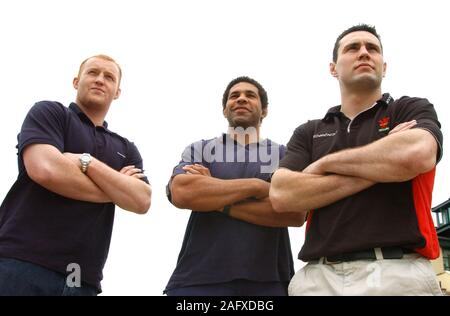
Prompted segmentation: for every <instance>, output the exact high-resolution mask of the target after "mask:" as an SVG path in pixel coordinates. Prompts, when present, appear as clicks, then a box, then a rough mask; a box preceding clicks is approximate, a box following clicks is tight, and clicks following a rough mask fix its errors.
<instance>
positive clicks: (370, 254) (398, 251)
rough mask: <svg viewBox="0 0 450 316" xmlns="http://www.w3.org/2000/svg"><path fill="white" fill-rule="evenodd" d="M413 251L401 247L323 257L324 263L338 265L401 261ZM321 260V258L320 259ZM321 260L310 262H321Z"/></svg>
mask: <svg viewBox="0 0 450 316" xmlns="http://www.w3.org/2000/svg"><path fill="white" fill-rule="evenodd" d="M413 252H414V251H413V250H410V249H405V248H402V247H383V248H373V249H367V250H362V251H354V252H346V253H342V254H338V255H334V256H327V257H323V262H324V263H339V262H345V261H356V260H377V259H378V260H380V259H402V258H403V255H404V254H407V253H413ZM321 259H322V258H321ZM321 259H317V260H312V261H310V262H315V261H319V262H320V261H321Z"/></svg>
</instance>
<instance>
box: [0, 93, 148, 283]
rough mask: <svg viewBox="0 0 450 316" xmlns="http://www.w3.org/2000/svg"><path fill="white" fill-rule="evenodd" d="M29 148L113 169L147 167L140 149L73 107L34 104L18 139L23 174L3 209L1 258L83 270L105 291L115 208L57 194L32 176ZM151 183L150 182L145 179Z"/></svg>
mask: <svg viewBox="0 0 450 316" xmlns="http://www.w3.org/2000/svg"><path fill="white" fill-rule="evenodd" d="M30 144H49V145H52V146H54V147H56V148H57V149H59V151H61V152H71V153H90V154H91V155H92V156H94V157H96V158H97V159H99V160H101V161H102V162H104V163H106V164H107V165H108V166H110V167H111V168H113V169H115V170H120V169H122V168H123V167H124V166H127V165H135V166H136V167H137V168H141V169H142V168H143V165H142V158H141V155H140V154H139V151H138V150H137V148H136V146H135V145H134V144H133V143H131V142H130V141H128V140H127V139H126V138H123V137H121V136H119V135H117V134H115V133H113V132H111V131H110V130H108V128H107V124H106V123H105V124H104V126H97V127H96V126H94V125H93V124H92V122H91V121H90V120H89V118H88V117H87V116H86V115H85V114H84V113H83V112H81V111H80V109H79V108H78V106H77V105H76V104H75V103H72V104H71V105H70V107H69V108H67V107H65V106H63V105H62V104H60V103H58V102H51V101H42V102H38V103H36V104H35V105H34V106H33V107H32V108H31V110H30V111H29V113H28V115H27V116H26V118H25V121H24V123H23V125H22V129H21V131H20V134H19V135H18V163H19V176H18V178H17V180H16V182H15V183H14V185H13V187H12V188H11V190H10V191H9V193H8V194H7V196H6V198H5V200H4V201H3V204H2V205H1V207H0V256H2V257H10V258H16V259H20V260H24V261H28V262H32V263H35V264H38V265H41V266H43V267H46V268H48V269H51V270H54V271H57V272H60V273H63V274H68V273H71V272H72V271H73V270H70V271H69V272H67V268H68V265H69V264H71V263H76V264H78V265H79V266H80V272H81V279H82V281H83V282H86V283H88V284H90V285H93V286H95V287H97V288H98V290H99V291H101V288H100V281H101V280H102V278H103V276H102V269H103V266H104V264H105V261H106V258H107V256H108V250H109V244H110V240H111V232H112V227H113V222H114V204H112V203H91V202H83V201H78V200H73V199H69V198H66V197H63V196H61V195H58V194H56V193H53V192H51V191H49V190H47V189H45V188H44V187H42V186H40V185H39V184H37V183H36V182H34V181H33V180H31V179H30V177H29V176H28V174H27V172H26V170H25V167H24V163H23V158H22V153H23V150H24V148H25V147H26V146H28V145H30ZM143 180H144V181H145V182H147V183H148V180H147V179H146V178H145V179H143Z"/></svg>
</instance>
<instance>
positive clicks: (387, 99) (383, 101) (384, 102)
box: [322, 93, 394, 122]
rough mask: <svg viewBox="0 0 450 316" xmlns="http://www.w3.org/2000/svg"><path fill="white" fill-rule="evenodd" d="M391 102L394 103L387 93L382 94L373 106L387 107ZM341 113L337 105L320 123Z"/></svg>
mask: <svg viewBox="0 0 450 316" xmlns="http://www.w3.org/2000/svg"><path fill="white" fill-rule="evenodd" d="M392 102H394V98H393V97H392V96H391V95H390V94H389V93H384V94H383V95H382V96H381V99H379V100H378V101H377V102H376V103H375V105H374V106H377V105H380V106H384V107H386V106H388V105H390V104H392ZM341 115H342V112H341V106H340V105H337V106H333V107H332V108H330V109H329V110H328V112H327V114H325V116H324V117H323V118H322V121H324V122H325V121H329V120H331V119H332V118H333V117H335V116H337V117H339V116H341Z"/></svg>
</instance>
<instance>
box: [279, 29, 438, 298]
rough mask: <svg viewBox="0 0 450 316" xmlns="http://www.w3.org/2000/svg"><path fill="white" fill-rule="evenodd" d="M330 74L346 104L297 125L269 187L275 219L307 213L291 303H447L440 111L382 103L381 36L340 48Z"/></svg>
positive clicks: (414, 102)
mask: <svg viewBox="0 0 450 316" xmlns="http://www.w3.org/2000/svg"><path fill="white" fill-rule="evenodd" d="M330 71H331V74H332V75H333V76H334V77H336V78H337V80H338V82H339V86H340V90H341V105H339V106H336V107H332V108H331V109H329V110H328V112H327V113H326V115H325V116H324V117H323V118H322V119H318V120H312V121H308V122H307V123H305V124H303V125H301V126H299V127H298V128H297V129H296V130H295V132H294V135H293V136H292V138H291V140H290V141H289V144H288V146H287V153H286V156H285V158H284V159H283V160H282V161H281V163H280V169H279V170H277V171H276V172H275V174H274V176H273V178H272V186H271V189H270V199H271V201H272V205H273V207H274V208H275V210H276V211H278V212H280V214H283V212H298V213H302V214H306V213H308V219H307V226H306V237H305V243H304V245H303V248H302V249H301V251H300V253H299V259H301V260H303V261H307V262H308V264H307V265H306V266H305V267H304V268H303V269H301V270H300V271H298V272H297V273H296V275H295V276H294V278H293V279H292V281H291V283H290V285H289V294H290V295H440V294H441V292H440V289H439V285H438V283H437V281H436V278H435V274H434V272H433V270H432V268H431V265H430V262H429V261H428V259H434V258H436V257H438V255H439V244H438V240H437V236H436V231H435V229H434V225H433V221H432V218H431V212H430V210H431V196H432V190H433V183H434V174H435V165H436V163H437V162H438V161H439V160H440V159H441V157H442V133H441V131H440V123H439V121H438V118H437V115H436V112H435V110H434V108H433V105H432V104H431V103H430V102H429V101H428V100H427V99H422V98H411V97H401V98H400V99H394V97H393V96H391V95H389V94H388V93H385V94H382V92H381V81H382V78H383V76H384V74H385V71H386V63H385V62H384V61H383V48H382V45H381V42H380V38H379V35H378V34H377V32H376V30H375V28H373V27H371V26H368V25H365V24H362V25H358V26H354V27H351V28H350V29H347V30H346V31H344V32H343V33H342V34H341V35H340V36H339V37H338V38H337V40H336V43H335V48H334V51H333V62H332V63H331V64H330Z"/></svg>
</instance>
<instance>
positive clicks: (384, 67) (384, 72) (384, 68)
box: [383, 63, 387, 78]
mask: <svg viewBox="0 0 450 316" xmlns="http://www.w3.org/2000/svg"><path fill="white" fill-rule="evenodd" d="M386 68H387V64H386V63H383V78H384V76H386Z"/></svg>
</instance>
